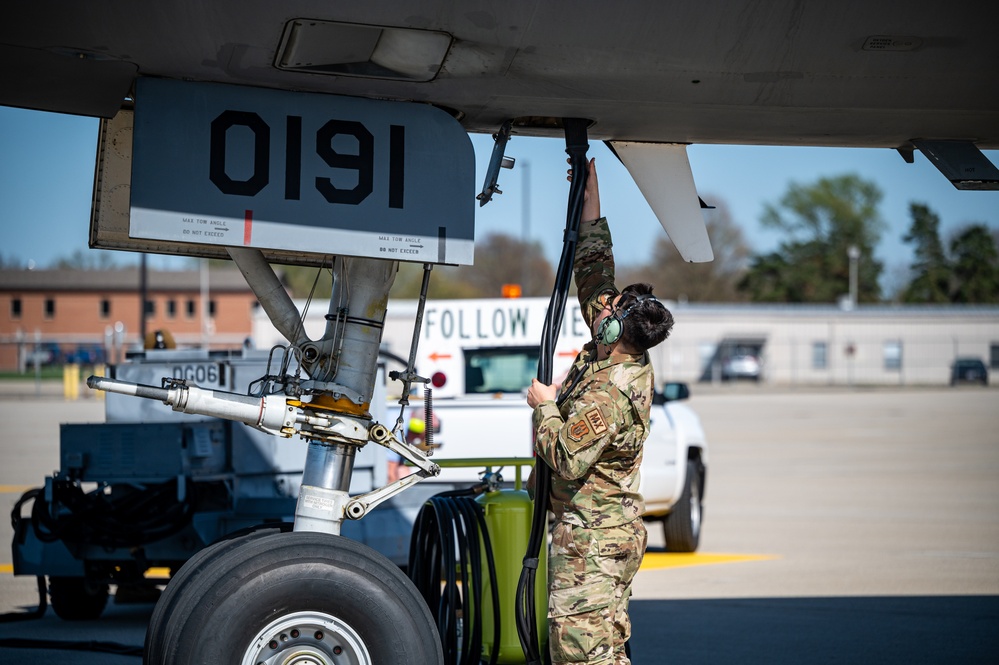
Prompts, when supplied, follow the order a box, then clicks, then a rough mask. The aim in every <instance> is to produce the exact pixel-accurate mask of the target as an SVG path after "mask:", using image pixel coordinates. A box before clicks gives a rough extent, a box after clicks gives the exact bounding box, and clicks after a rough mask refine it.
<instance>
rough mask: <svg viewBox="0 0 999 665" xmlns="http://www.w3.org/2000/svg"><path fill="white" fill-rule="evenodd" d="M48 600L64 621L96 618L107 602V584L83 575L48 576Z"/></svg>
mask: <svg viewBox="0 0 999 665" xmlns="http://www.w3.org/2000/svg"><path fill="white" fill-rule="evenodd" d="M49 602H50V603H51V604H52V610H53V611H54V612H55V613H56V616H57V617H59V618H60V619H63V620H64V621H90V620H92V619H96V618H98V617H99V616H100V615H101V612H103V611H104V608H105V607H106V606H107V604H108V585H107V584H95V583H91V582H88V581H87V580H86V578H83V577H50V578H49Z"/></svg>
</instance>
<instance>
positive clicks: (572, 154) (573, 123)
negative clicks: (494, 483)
mask: <svg viewBox="0 0 999 665" xmlns="http://www.w3.org/2000/svg"><path fill="white" fill-rule="evenodd" d="M588 124H589V121H587V120H585V119H581V118H563V119H562V125H563V128H564V130H565V151H566V153H568V155H569V165H570V167H571V168H572V185H571V186H570V187H569V203H568V206H567V211H566V220H565V235H564V238H563V242H562V255H561V257H560V258H559V263H558V270H557V271H556V273H555V287H554V289H553V290H552V296H551V300H550V302H549V305H548V313H547V315H546V316H545V325H544V329H543V330H542V333H541V356H540V358H539V360H538V380H539V381H541V382H542V383H544V384H545V385H549V384H551V382H552V364H553V361H554V357H555V345H556V344H557V343H558V334H559V330H560V329H561V324H562V317H563V315H564V314H565V301H566V299H567V297H568V295H569V285H570V283H571V281H572V265H573V259H574V258H575V256H576V241H577V240H578V238H579V223H580V217H581V216H582V214H583V201H584V195H585V193H586V179H587V175H588V173H589V169H588V164H587V161H586V151H587V150H588V149H589V144H588V143H587V139H586V128H587V125H588ZM550 490H551V469H550V468H549V467H548V465H547V464H537V465H536V466H535V469H534V514H533V516H532V519H531V535H530V538H529V540H528V545H527V553H526V554H525V555H524V568H523V571H522V572H521V575H520V581H519V583H518V584H517V598H516V613H517V634H518V636H519V637H520V646H521V648H522V649H523V650H524V657H525V658H526V662H527V665H540V663H541V662H542V654H541V650H540V647H539V643H540V640H539V635H538V620H537V614H536V612H535V604H534V598H535V596H534V589H535V585H536V584H537V572H538V561H539V558H540V552H541V547H542V546H544V545H546V544H547V533H548V528H547V527H548V507H549V499H550V497H549V493H550ZM544 660H547V659H544Z"/></svg>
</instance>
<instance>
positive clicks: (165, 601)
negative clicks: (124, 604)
mask: <svg viewBox="0 0 999 665" xmlns="http://www.w3.org/2000/svg"><path fill="white" fill-rule="evenodd" d="M290 526H291V525H290V524H275V525H273V526H269V525H262V526H260V527H257V528H255V529H250V530H247V531H246V532H245V533H242V532H241V533H240V534H239V535H237V534H233V535H231V536H229V537H227V538H225V539H223V540H220V541H217V542H214V543H212V544H211V545H209V546H208V547H205V548H203V549H201V550H199V551H198V553H197V554H195V555H194V556H193V557H191V558H190V559H188V560H187V562H186V563H185V564H184V565H183V566H181V568H180V570H178V571H177V572H176V573H174V574H173V575H172V576H171V577H170V581H169V582H168V583H167V586H166V589H164V590H163V593H162V594H161V595H160V599H159V600H158V601H157V603H156V607H155V608H153V615H152V616H151V617H150V618H149V626H148V628H146V643H145V653H146V658H147V659H148V658H149V654H160V653H163V651H164V644H169V643H170V641H172V639H173V637H172V635H169V634H168V630H167V629H168V626H167V622H168V619H169V618H170V617H171V616H172V615H174V614H175V613H177V612H179V611H182V607H181V606H182V604H183V603H184V602H185V601H187V600H190V598H191V592H189V591H188V590H187V589H188V587H190V586H195V587H197V586H199V585H200V584H201V583H202V582H203V581H204V575H205V570H206V569H205V564H206V562H208V561H211V560H212V559H214V558H216V557H218V556H221V555H222V554H224V553H225V552H228V551H229V550H232V549H233V548H235V547H239V546H240V545H241V544H242V543H244V542H246V541H248V540H255V539H257V538H262V537H263V536H269V535H272V534H274V533H277V532H278V531H279V530H281V531H284V530H286V528H288V527H290ZM177 623H178V622H176V621H174V622H173V623H172V624H171V627H172V626H174V625H176V624H177ZM145 662H147V663H150V662H156V663H158V662H161V661H158V660H153V661H150V660H146V661H145Z"/></svg>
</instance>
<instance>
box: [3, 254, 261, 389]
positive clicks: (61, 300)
mask: <svg viewBox="0 0 999 665" xmlns="http://www.w3.org/2000/svg"><path fill="white" fill-rule="evenodd" d="M205 273H206V275H207V278H206V280H205V281H206V283H205V284H202V274H201V272H200V271H197V270H194V271H183V272H164V271H152V270H150V271H148V273H147V278H146V296H147V297H146V330H147V332H152V331H155V330H168V331H170V333H171V335H172V336H173V338H174V340H175V342H176V344H177V346H179V347H180V346H195V345H202V344H206V345H208V346H209V347H210V348H233V347H238V346H239V345H241V344H242V343H243V341H244V340H245V339H246V338H247V337H248V336H249V335H250V333H251V332H252V320H253V310H254V309H255V308H256V307H257V306H258V304H257V300H256V298H255V297H254V295H253V293H252V292H251V291H250V287H249V286H247V284H246V281H245V280H244V279H243V276H242V275H241V274H240V273H239V272H238V271H236V270H233V269H210V270H206V271H205ZM203 289H204V293H205V294H206V300H207V303H206V307H205V308H204V309H205V312H204V313H203V310H202V292H203V291H202V290H203ZM139 301H140V271H139V269H138V268H126V269H121V270H0V370H7V371H10V370H14V369H21V370H23V369H24V367H25V366H26V365H28V364H29V363H31V362H33V360H34V356H35V355H37V356H38V358H39V359H40V362H64V361H66V360H67V359H70V360H76V361H78V362H83V363H89V362H95V361H99V360H103V359H104V358H105V357H107V358H109V359H110V360H111V361H114V360H115V359H116V356H117V355H118V354H120V353H121V351H122V349H125V350H128V349H136V348H141V346H142V343H141V340H140V332H139V331H140V329H141V321H140V319H139V309H140V307H139ZM116 331H117V333H116Z"/></svg>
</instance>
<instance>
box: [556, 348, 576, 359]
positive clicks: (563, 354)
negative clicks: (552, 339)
mask: <svg viewBox="0 0 999 665" xmlns="http://www.w3.org/2000/svg"><path fill="white" fill-rule="evenodd" d="M577 354H579V351H577V350H576V349H573V350H572V351H559V352H558V357H559V358H565V357H569V358H575V357H576V355H577Z"/></svg>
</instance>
